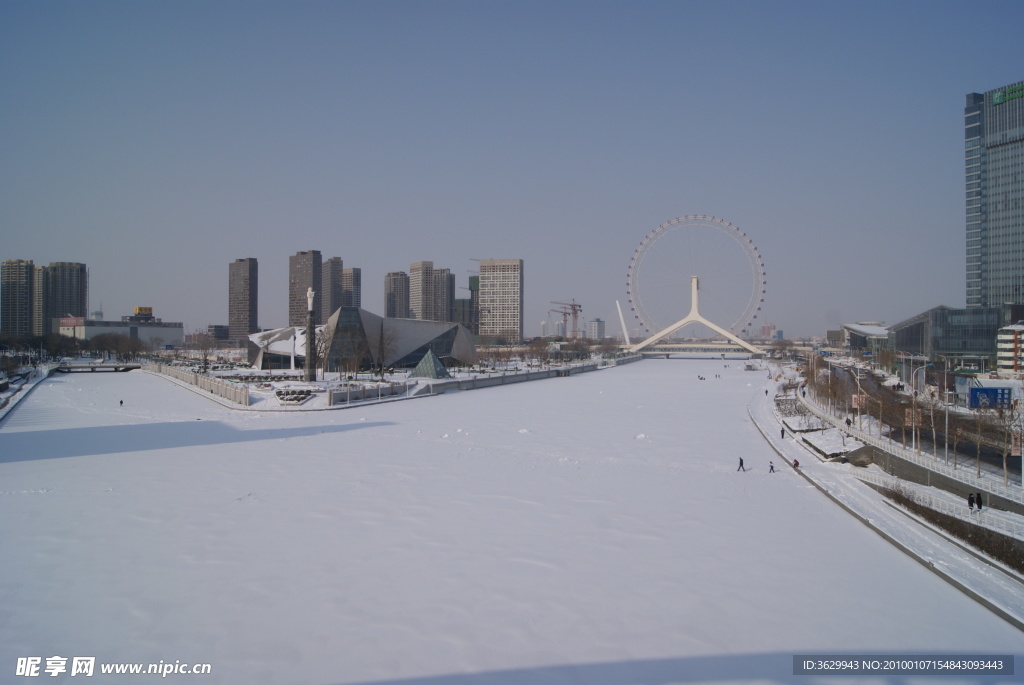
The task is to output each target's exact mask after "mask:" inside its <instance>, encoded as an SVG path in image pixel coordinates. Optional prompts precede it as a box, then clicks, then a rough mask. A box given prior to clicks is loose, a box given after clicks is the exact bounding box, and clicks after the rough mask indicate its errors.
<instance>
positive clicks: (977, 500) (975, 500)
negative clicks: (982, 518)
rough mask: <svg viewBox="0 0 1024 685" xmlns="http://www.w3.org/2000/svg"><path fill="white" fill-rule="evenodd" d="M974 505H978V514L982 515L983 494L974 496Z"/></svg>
mask: <svg viewBox="0 0 1024 685" xmlns="http://www.w3.org/2000/svg"><path fill="white" fill-rule="evenodd" d="M974 503H975V504H977V505H978V513H979V514H980V513H981V493H980V492H979V493H978V494H977V495H975V496H974Z"/></svg>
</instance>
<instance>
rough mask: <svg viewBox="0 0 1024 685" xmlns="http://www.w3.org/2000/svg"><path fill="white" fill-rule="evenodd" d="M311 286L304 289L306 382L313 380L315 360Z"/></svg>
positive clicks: (304, 376) (304, 375)
mask: <svg viewBox="0 0 1024 685" xmlns="http://www.w3.org/2000/svg"><path fill="white" fill-rule="evenodd" d="M313 296H314V293H313V288H312V287H311V288H309V289H308V290H307V291H306V365H305V366H306V368H305V369H304V372H305V373H304V374H303V378H304V379H305V380H306V382H307V383H311V382H313V380H315V376H314V375H313V374H314V373H315V372H316V362H315V360H314V359H313V338H314V336H315V335H316V330H315V329H314V327H313Z"/></svg>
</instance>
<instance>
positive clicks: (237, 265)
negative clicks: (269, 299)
mask: <svg viewBox="0 0 1024 685" xmlns="http://www.w3.org/2000/svg"><path fill="white" fill-rule="evenodd" d="M258 310H259V264H258V263H257V262H256V259H255V258H254V257H248V258H246V259H236V260H235V261H233V262H231V263H230V264H228V339H230V340H236V341H239V340H245V339H246V338H247V337H248V336H249V335H250V334H252V333H258V332H259V330H260V327H259V323H258V322H259V319H258V316H259V315H258Z"/></svg>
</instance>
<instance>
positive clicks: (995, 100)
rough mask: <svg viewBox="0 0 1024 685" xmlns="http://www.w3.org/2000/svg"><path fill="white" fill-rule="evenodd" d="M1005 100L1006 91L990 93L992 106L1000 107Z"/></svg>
mask: <svg viewBox="0 0 1024 685" xmlns="http://www.w3.org/2000/svg"><path fill="white" fill-rule="evenodd" d="M1005 100H1006V91H1005V90H997V91H996V92H994V93H992V104H993V105H1001V104H1003V102H1004V101H1005Z"/></svg>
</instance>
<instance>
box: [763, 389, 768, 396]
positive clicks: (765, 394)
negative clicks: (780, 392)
mask: <svg viewBox="0 0 1024 685" xmlns="http://www.w3.org/2000/svg"><path fill="white" fill-rule="evenodd" d="M764 396H765V397H768V388H765V389H764Z"/></svg>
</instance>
